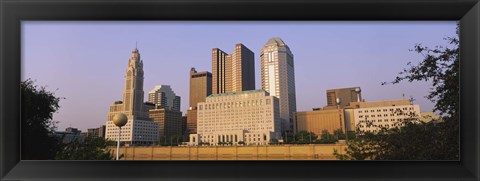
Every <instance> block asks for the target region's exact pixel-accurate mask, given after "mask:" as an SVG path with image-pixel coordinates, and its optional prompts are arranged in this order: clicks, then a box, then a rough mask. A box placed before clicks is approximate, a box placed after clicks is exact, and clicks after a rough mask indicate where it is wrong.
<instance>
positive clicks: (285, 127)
mask: <svg viewBox="0 0 480 181" xmlns="http://www.w3.org/2000/svg"><path fill="white" fill-rule="evenodd" d="M260 62H261V71H260V74H261V79H262V88H263V89H264V90H266V91H267V92H269V93H270V95H272V96H275V97H278V99H279V102H280V119H281V122H282V131H283V132H285V131H292V130H293V119H294V115H293V113H294V112H296V111H297V104H296V95H295V72H294V61H293V54H292V52H291V51H290V48H289V47H288V46H287V44H285V42H283V40H282V39H280V38H271V39H270V40H268V42H267V43H266V44H265V45H264V46H263V48H262V50H261V54H260Z"/></svg>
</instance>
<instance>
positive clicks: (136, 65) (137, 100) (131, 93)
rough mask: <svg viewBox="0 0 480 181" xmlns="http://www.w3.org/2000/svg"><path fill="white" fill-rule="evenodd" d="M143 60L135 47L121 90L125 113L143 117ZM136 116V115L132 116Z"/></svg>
mask: <svg viewBox="0 0 480 181" xmlns="http://www.w3.org/2000/svg"><path fill="white" fill-rule="evenodd" d="M142 105H143V61H142V60H141V59H140V53H139V52H138V49H137V48H135V49H134V50H133V51H132V57H131V58H130V60H128V66H127V75H126V78H125V90H124V92H123V106H124V109H123V111H124V112H125V114H127V115H129V114H131V115H133V116H141V117H145V115H140V114H142V112H143V108H142ZM134 118H136V117H134Z"/></svg>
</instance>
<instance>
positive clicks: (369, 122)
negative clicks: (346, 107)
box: [350, 100, 420, 132]
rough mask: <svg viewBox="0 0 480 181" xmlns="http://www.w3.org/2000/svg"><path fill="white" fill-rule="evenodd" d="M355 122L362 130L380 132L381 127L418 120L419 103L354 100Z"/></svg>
mask: <svg viewBox="0 0 480 181" xmlns="http://www.w3.org/2000/svg"><path fill="white" fill-rule="evenodd" d="M350 107H351V108H353V122H354V123H355V125H356V128H358V129H359V130H360V131H368V132H378V131H379V130H380V129H381V128H383V127H384V128H387V129H389V128H393V127H399V126H402V125H403V122H404V121H407V120H412V121H418V120H419V117H420V107H419V105H413V104H411V103H410V101H409V100H389V101H377V102H352V103H351V104H350Z"/></svg>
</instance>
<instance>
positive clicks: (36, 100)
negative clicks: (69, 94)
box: [20, 79, 60, 160]
mask: <svg viewBox="0 0 480 181" xmlns="http://www.w3.org/2000/svg"><path fill="white" fill-rule="evenodd" d="M20 90H21V129H22V131H21V137H22V138H21V145H22V148H21V154H22V156H21V159H22V160H50V159H54V157H55V153H56V150H57V149H58V148H59V146H60V145H59V142H58V140H57V138H55V137H54V135H53V134H54V130H55V123H56V122H55V121H53V120H52V116H53V113H55V112H56V111H57V110H58V109H59V107H60V106H59V105H58V102H59V101H60V98H58V97H55V95H54V93H52V92H49V91H47V90H45V87H38V86H36V85H34V82H33V81H32V80H30V79H28V80H25V81H22V82H21V83H20Z"/></svg>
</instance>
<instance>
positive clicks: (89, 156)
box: [55, 136, 115, 160]
mask: <svg viewBox="0 0 480 181" xmlns="http://www.w3.org/2000/svg"><path fill="white" fill-rule="evenodd" d="M113 144H114V143H113V142H110V141H105V139H103V138H99V137H96V136H88V137H86V138H85V139H84V140H83V141H79V140H78V139H75V140H73V141H72V142H70V143H67V144H62V146H61V149H59V150H58V152H57V154H56V156H55V159H56V160H113V159H114V158H115V157H114V153H113V152H111V151H108V148H107V147H108V146H110V145H113Z"/></svg>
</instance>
